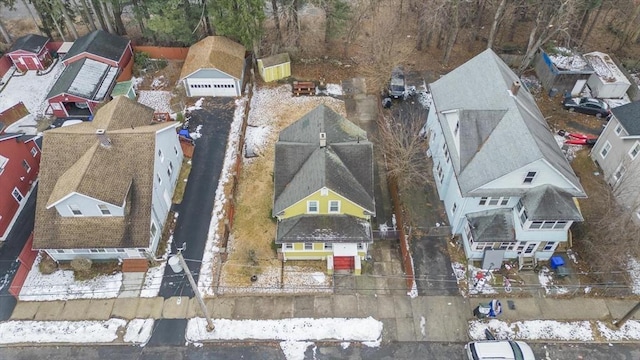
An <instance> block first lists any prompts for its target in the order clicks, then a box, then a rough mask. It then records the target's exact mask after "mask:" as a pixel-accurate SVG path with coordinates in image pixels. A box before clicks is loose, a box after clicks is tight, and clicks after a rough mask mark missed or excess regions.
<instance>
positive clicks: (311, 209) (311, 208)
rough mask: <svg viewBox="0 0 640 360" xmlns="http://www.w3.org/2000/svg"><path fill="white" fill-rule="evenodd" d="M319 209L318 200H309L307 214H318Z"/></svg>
mask: <svg viewBox="0 0 640 360" xmlns="http://www.w3.org/2000/svg"><path fill="white" fill-rule="evenodd" d="M318 211H319V210H318V202H317V201H316V200H311V201H307V214H317V213H318Z"/></svg>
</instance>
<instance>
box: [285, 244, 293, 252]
mask: <svg viewBox="0 0 640 360" xmlns="http://www.w3.org/2000/svg"><path fill="white" fill-rule="evenodd" d="M282 249H283V250H293V244H292V243H285V244H282Z"/></svg>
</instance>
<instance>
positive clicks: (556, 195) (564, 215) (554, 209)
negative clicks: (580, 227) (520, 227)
mask: <svg viewBox="0 0 640 360" xmlns="http://www.w3.org/2000/svg"><path fill="white" fill-rule="evenodd" d="M522 205H524V207H525V209H527V219H529V220H532V221H536V220H539V221H544V220H566V221H583V220H584V218H583V217H582V214H581V213H580V209H578V206H577V205H576V203H575V201H574V198H573V196H572V195H571V194H569V193H568V192H566V191H564V190H562V189H560V188H558V187H555V186H553V185H541V186H536V187H535V188H533V189H530V190H529V191H527V193H526V194H525V195H524V196H523V197H522Z"/></svg>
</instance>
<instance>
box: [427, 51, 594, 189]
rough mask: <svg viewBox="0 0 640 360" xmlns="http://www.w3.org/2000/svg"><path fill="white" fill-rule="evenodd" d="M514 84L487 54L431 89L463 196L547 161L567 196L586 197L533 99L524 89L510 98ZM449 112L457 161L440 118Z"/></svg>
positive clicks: (503, 66) (503, 67) (507, 72)
mask: <svg viewBox="0 0 640 360" xmlns="http://www.w3.org/2000/svg"><path fill="white" fill-rule="evenodd" d="M515 81H519V79H518V76H517V75H516V74H515V73H514V72H513V71H512V70H511V69H510V68H509V67H508V66H507V64H505V63H504V61H502V60H501V59H500V58H499V57H498V55H496V54H495V53H494V52H493V51H492V50H490V49H488V50H485V51H483V52H482V53H480V54H479V55H477V56H476V57H474V58H472V59H471V60H469V61H467V62H466V63H464V64H463V65H461V66H460V67H458V68H456V69H455V70H453V71H451V72H450V73H448V74H447V75H445V76H443V77H442V78H440V79H439V80H438V81H436V82H434V83H432V84H431V85H430V88H431V94H432V96H433V102H434V106H435V107H436V111H437V113H438V118H439V121H441V122H442V123H443V124H441V125H442V128H443V132H444V136H445V139H446V142H447V144H449V147H450V149H451V151H449V152H450V154H451V157H452V160H453V165H454V171H455V173H456V176H457V179H458V183H459V186H460V190H461V192H462V194H463V195H465V196H468V195H473V191H474V190H476V189H478V188H479V187H481V186H483V185H485V184H487V183H489V182H491V181H493V180H495V179H498V178H500V177H502V176H504V175H506V174H509V173H510V172H512V171H514V170H516V169H520V168H522V167H524V166H526V165H528V164H530V163H532V162H534V161H537V160H546V161H547V162H548V163H549V164H550V165H551V166H552V167H553V168H554V169H556V171H558V172H559V173H560V174H561V175H562V176H563V177H564V178H566V179H567V181H568V182H570V183H571V184H572V185H573V186H574V187H575V188H574V189H571V190H568V191H570V192H571V193H572V194H573V195H575V196H585V193H584V190H583V189H582V185H581V184H580V181H579V180H578V178H577V176H576V175H575V173H574V172H573V169H572V168H571V166H570V165H569V162H568V161H567V160H566V158H565V157H564V155H563V154H562V151H561V150H560V147H559V146H558V144H557V143H556V141H555V139H554V138H553V135H552V134H551V130H550V129H549V126H548V124H547V122H546V121H545V119H544V116H543V115H542V113H541V112H540V110H539V109H538V106H537V105H536V102H535V99H534V98H533V96H532V95H531V94H530V93H529V91H527V89H526V88H524V86H522V87H521V88H520V89H519V91H518V92H517V95H515V96H514V95H512V93H511V91H510V89H511V86H512V84H513V83H514V82H515ZM446 111H458V116H459V119H460V129H459V134H460V135H459V136H460V139H461V141H460V143H461V147H460V149H459V150H460V154H459V155H458V152H457V151H455V150H454V149H453V148H454V146H452V144H455V142H454V138H453V134H452V133H451V131H449V130H448V129H449V127H448V126H446V123H445V122H446V120H445V119H444V117H443V116H442V115H441V114H442V113H443V112H446ZM515 139H517V141H515ZM497 164H499V166H497Z"/></svg>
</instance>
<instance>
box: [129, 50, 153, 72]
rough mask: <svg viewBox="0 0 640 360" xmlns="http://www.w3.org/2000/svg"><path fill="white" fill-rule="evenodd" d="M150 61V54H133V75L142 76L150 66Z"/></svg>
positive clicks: (140, 52)
mask: <svg viewBox="0 0 640 360" xmlns="http://www.w3.org/2000/svg"><path fill="white" fill-rule="evenodd" d="M149 61H150V59H149V54H147V53H146V52H142V51H139V52H135V53H134V54H133V75H134V76H140V74H141V73H142V72H143V71H145V69H146V68H147V66H148V65H149Z"/></svg>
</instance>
